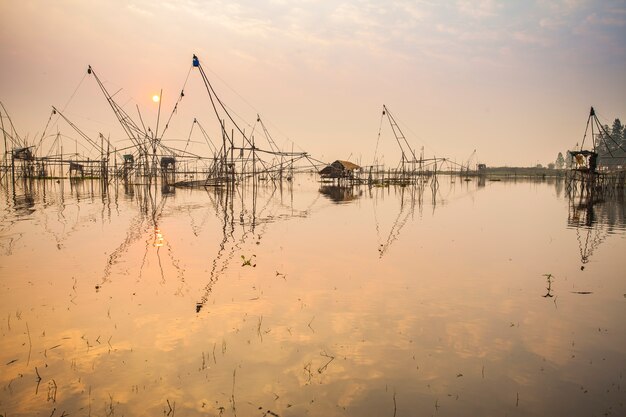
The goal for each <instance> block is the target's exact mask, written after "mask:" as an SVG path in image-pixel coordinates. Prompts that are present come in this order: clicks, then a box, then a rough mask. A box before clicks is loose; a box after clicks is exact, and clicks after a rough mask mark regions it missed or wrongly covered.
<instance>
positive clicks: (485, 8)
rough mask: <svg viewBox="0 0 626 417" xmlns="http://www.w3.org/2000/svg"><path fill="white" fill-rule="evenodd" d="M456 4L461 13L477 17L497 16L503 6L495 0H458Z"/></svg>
mask: <svg viewBox="0 0 626 417" xmlns="http://www.w3.org/2000/svg"><path fill="white" fill-rule="evenodd" d="M456 5H457V10H458V11H459V13H461V14H463V15H466V16H470V17H472V18H475V19H482V18H486V17H493V16H496V15H497V14H498V11H499V9H500V8H501V7H502V6H501V5H499V4H498V3H497V2H496V1H495V0H479V1H471V0H458V1H457V3H456Z"/></svg>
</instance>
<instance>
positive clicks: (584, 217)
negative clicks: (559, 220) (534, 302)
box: [567, 190, 626, 269]
mask: <svg viewBox="0 0 626 417" xmlns="http://www.w3.org/2000/svg"><path fill="white" fill-rule="evenodd" d="M567 225H568V227H570V228H573V229H575V230H576V238H577V240H578V245H579V250H580V260H581V262H582V264H583V265H582V266H581V269H584V266H585V264H586V263H588V262H589V259H590V258H591V256H592V255H593V253H594V251H595V250H596V249H597V247H598V246H599V245H600V244H601V243H602V242H603V241H604V240H605V239H606V237H607V235H608V234H611V233H615V232H616V230H624V229H626V199H625V194H624V192H623V190H621V191H619V192H612V193H606V194H599V193H593V192H592V193H590V194H585V195H582V194H580V195H574V196H570V198H569V212H568V218H567Z"/></svg>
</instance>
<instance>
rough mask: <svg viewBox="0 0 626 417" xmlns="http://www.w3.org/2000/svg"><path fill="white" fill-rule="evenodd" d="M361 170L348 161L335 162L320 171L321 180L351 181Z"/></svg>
mask: <svg viewBox="0 0 626 417" xmlns="http://www.w3.org/2000/svg"><path fill="white" fill-rule="evenodd" d="M360 170H361V167H360V166H358V165H357V164H353V163H352V162H350V161H340V160H337V161H335V162H333V163H332V164H330V165H327V166H326V167H324V169H322V170H321V171H320V176H321V177H322V179H323V180H344V179H346V180H352V179H355V178H356V174H358V172H359V171H360Z"/></svg>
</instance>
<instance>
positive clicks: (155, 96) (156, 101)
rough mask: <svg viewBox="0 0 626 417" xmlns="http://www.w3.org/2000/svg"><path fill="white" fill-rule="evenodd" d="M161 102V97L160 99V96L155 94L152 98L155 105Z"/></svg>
mask: <svg viewBox="0 0 626 417" xmlns="http://www.w3.org/2000/svg"><path fill="white" fill-rule="evenodd" d="M159 100H161V97H159V96H158V95H156V94H155V95H153V96H152V101H154V102H155V103H158V102H159Z"/></svg>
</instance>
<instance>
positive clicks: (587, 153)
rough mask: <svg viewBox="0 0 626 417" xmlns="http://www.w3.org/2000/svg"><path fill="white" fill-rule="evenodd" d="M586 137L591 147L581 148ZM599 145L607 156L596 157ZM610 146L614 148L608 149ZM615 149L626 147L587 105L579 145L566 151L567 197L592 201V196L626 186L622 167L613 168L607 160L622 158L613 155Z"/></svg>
mask: <svg viewBox="0 0 626 417" xmlns="http://www.w3.org/2000/svg"><path fill="white" fill-rule="evenodd" d="M588 136H589V137H590V142H591V146H590V147H589V148H585V140H586V139H587V137H588ZM600 146H601V147H603V149H606V150H607V151H608V153H609V155H604V156H603V157H602V158H599V154H598V147H600ZM612 148H614V149H615V150H614V151H612V150H611V149H612ZM618 151H621V152H623V153H626V149H624V148H623V147H622V145H621V144H620V143H618V142H617V141H616V140H615V139H614V138H613V137H612V136H611V135H610V134H609V132H607V130H606V129H605V128H604V126H602V124H601V123H600V121H599V120H598V117H597V116H596V112H595V110H594V108H593V107H591V110H590V111H589V117H588V118H587V124H586V127H585V134H584V135H583V139H582V141H581V144H580V147H578V149H575V150H573V151H568V156H569V159H570V160H569V164H570V170H569V172H568V175H567V177H566V189H567V192H568V194H569V195H570V197H571V198H576V196H578V195H580V196H582V197H584V198H586V199H588V200H590V201H592V202H593V201H594V199H596V198H601V197H603V196H605V195H607V194H612V193H614V192H615V191H616V190H619V189H621V190H623V189H624V186H626V167H623V166H620V165H617V168H613V164H609V163H607V161H610V160H611V159H613V158H622V157H619V156H618V155H617V152H618Z"/></svg>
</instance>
